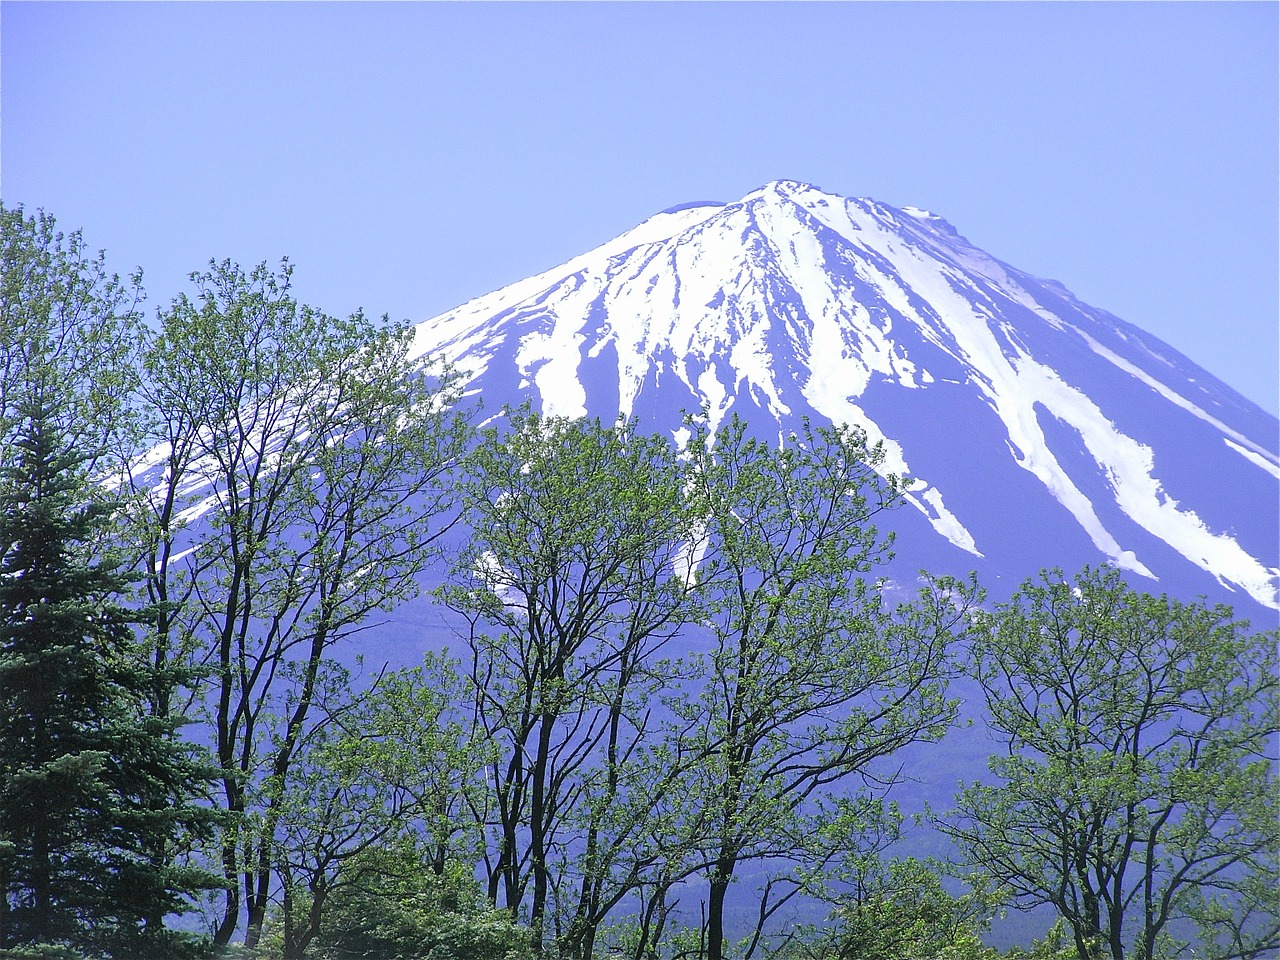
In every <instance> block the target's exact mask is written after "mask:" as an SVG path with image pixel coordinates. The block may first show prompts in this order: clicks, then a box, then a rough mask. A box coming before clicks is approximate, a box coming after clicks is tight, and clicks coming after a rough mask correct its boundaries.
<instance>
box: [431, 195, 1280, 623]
mask: <svg viewBox="0 0 1280 960" xmlns="http://www.w3.org/2000/svg"><path fill="white" fill-rule="evenodd" d="M415 349H416V350H417V351H419V352H420V353H422V354H433V355H442V356H444V357H447V358H448V359H450V360H451V361H452V362H454V363H455V364H456V365H457V366H459V367H460V368H461V369H462V370H463V371H464V372H465V374H466V376H467V377H468V378H469V390H470V391H472V392H473V393H475V394H478V395H480V396H481V397H482V398H483V403H484V406H485V409H486V410H487V411H488V412H489V413H490V414H492V413H495V412H497V411H498V410H500V409H501V408H502V406H503V405H504V404H518V403H521V402H525V401H527V402H529V403H531V404H532V405H533V407H534V409H536V410H540V411H542V412H544V413H547V414H558V415H567V416H581V415H589V416H597V417H600V418H601V419H603V420H604V421H606V422H609V421H612V420H613V419H614V418H615V417H617V416H618V415H619V414H622V415H626V416H630V417H635V418H637V419H638V420H639V421H640V422H641V424H642V425H644V426H645V427H646V428H648V429H652V430H659V431H666V432H669V433H670V434H672V435H673V436H677V437H678V436H679V433H680V429H681V422H682V413H683V412H684V411H699V410H705V411H706V413H707V415H708V416H709V418H710V421H711V424H712V426H713V427H714V426H715V425H718V424H720V423H721V422H723V421H724V419H725V418H726V417H727V416H729V415H730V413H734V412H736V413H738V414H740V415H741V416H742V417H743V418H744V419H746V420H747V421H748V422H749V423H750V424H751V425H752V428H753V429H754V430H755V431H756V432H757V433H763V434H766V435H775V434H776V436H778V437H784V436H785V435H787V434H788V433H789V432H791V431H792V430H793V429H795V428H796V427H797V426H798V424H799V422H800V419H801V418H802V417H806V416H807V417H809V418H811V419H812V420H813V421H814V422H816V423H825V422H837V423H848V424H855V425H857V426H859V427H861V428H863V429H864V430H866V431H867V433H868V435H869V437H870V438H871V439H872V440H876V441H880V442H882V443H883V444H884V447H885V450H886V453H887V456H886V461H885V469H886V470H887V471H890V472H893V473H895V474H899V475H903V476H908V477H910V478H913V479H912V482H911V485H910V488H909V493H908V496H907V502H908V504H909V506H908V507H904V508H903V509H901V510H899V511H897V513H896V515H895V516H894V517H893V520H892V522H891V525H892V526H893V527H894V528H895V529H896V531H897V534H898V543H897V551H898V554H899V559H898V560H897V561H896V562H895V567H894V569H895V571H899V572H901V573H902V574H903V575H908V574H907V571H912V570H915V569H920V568H928V569H930V570H933V571H935V572H966V571H968V570H970V569H974V570H977V571H978V572H979V575H980V576H981V577H982V579H983V581H984V583H986V584H987V585H988V586H989V587H991V588H992V591H993V593H996V594H997V595H999V594H1004V593H1007V592H1008V591H1009V590H1011V589H1012V588H1013V587H1014V586H1016V585H1017V584H1018V583H1020V582H1021V581H1022V580H1023V579H1025V578H1026V577H1027V576H1031V575H1033V574H1035V573H1036V572H1038V570H1039V569H1040V568H1042V567H1048V566H1060V567H1062V568H1063V569H1064V570H1066V571H1068V572H1073V571H1074V569H1076V568H1077V567H1079V566H1080V565H1081V564H1082V563H1085V562H1094V563H1097V562H1109V563H1112V564H1115V565H1117V566H1118V567H1120V568H1121V569H1122V570H1124V571H1125V572H1126V573H1127V574H1128V575H1129V576H1130V579H1131V580H1132V581H1133V582H1134V583H1135V585H1138V586H1140V587H1141V588H1142V589H1146V590H1150V591H1152V592H1168V593H1170V594H1172V595H1178V596H1182V597H1195V596H1200V595H1205V596H1208V597H1210V598H1211V599H1213V600H1224V601H1227V602H1231V603H1233V604H1234V605H1236V606H1237V608H1238V610H1240V612H1241V613H1242V614H1243V615H1246V616H1250V615H1254V616H1256V615H1258V614H1263V616H1262V619H1263V620H1273V619H1274V613H1273V611H1275V610H1276V609H1280V597H1278V595H1277V584H1278V582H1280V537H1278V535H1277V531H1280V455H1278V450H1280V444H1278V442H1277V440H1278V438H1280V422H1278V421H1277V420H1276V418H1274V417H1272V416H1270V415H1269V414H1268V413H1266V412H1265V411H1263V410H1262V409H1261V408H1259V407H1258V406H1257V405H1256V404H1253V403H1252V402H1250V401H1248V400H1246V399H1245V398H1243V397H1242V396H1240V395H1239V394H1238V393H1236V392H1235V391H1234V390H1232V389H1231V388H1230V387H1228V386H1227V385H1226V384H1224V383H1222V382H1221V381H1219V380H1218V379H1216V378H1215V377H1213V376H1212V375H1211V374H1209V373H1207V372H1206V371H1205V370H1203V369H1201V368H1200V367H1198V366H1196V365H1195V364H1194V363H1192V362H1191V361H1190V360H1188V359H1187V358H1186V357H1184V356H1182V355H1181V354H1180V353H1178V352H1177V351H1176V350H1174V349H1173V348H1172V347H1170V346H1168V345H1167V344H1165V343H1163V342H1161V341H1160V340H1158V339H1156V338H1155V337H1153V336H1151V335H1149V334H1147V333H1144V332H1143V331H1142V330H1139V329H1138V328H1136V327H1134V326H1133V325H1131V324H1128V323H1126V322H1124V321H1122V320H1120V319H1118V318H1117V317H1114V316H1112V315H1111V314H1109V313H1107V312H1105V311H1103V310H1099V309H1095V308H1093V307H1090V306H1088V305H1087V304H1084V303H1082V302H1080V301H1079V300H1078V299H1076V298H1075V297H1074V296H1073V295H1072V294H1071V293H1070V292H1069V291H1068V290H1066V289H1065V288H1064V287H1063V286H1062V285H1061V284H1059V283H1057V282H1055V281H1052V280H1045V279H1041V278H1038V277H1034V276H1031V275H1029V274H1027V273H1024V272H1022V271H1020V270H1017V269H1015V268H1013V267H1011V266H1009V265H1008V264H1005V263H1002V262H1000V261H999V260H997V259H995V258H994V257H992V256H990V255H988V254H986V253H984V252H983V251H982V250H979V249H978V248H976V247H974V246H973V245H972V244H971V243H969V242H968V241H967V240H966V239H965V238H964V237H963V236H961V235H960V234H959V233H958V232H957V231H956V229H955V228H954V227H952V226H951V224H949V223H948V222H947V221H945V220H943V219H942V218H940V217H938V216H935V215H934V214H931V213H929V212H927V211H925V210H920V209H916V208H914V207H903V208H895V207H891V206H887V205H885V204H883V203H879V202H876V201H874V200H866V199H854V198H845V197H840V196H835V195H832V194H829V193H825V192H823V191H822V190H820V189H817V188H815V187H813V186H809V185H806V184H803V183H798V182H794V181H787V180H783V181H776V182H773V183H769V184H767V185H765V186H763V187H761V188H760V189H758V190H755V191H753V192H751V193H749V194H748V195H747V196H745V197H743V198H742V199H741V200H739V201H737V202H735V203H728V204H713V203H701V204H692V205H687V204H686V205H683V206H679V207H673V208H671V209H670V210H667V211H664V212H663V213H659V214H658V215H656V216H654V217H652V218H650V219H648V220H646V221H645V222H643V223H641V224H640V225H639V226H637V227H635V228H634V229H632V230H630V231H628V232H627V233H624V234H622V235H621V236H619V237H617V238H616V239H614V240H611V241H609V242H608V243H605V244H604V245H602V246H600V247H598V248H596V249H595V250H592V251H590V252H588V253H585V254H583V255H582V256H579V257H577V258H575V259H573V260H570V261H569V262H568V263H565V264H563V265H561V266H559V267H556V268H553V269H551V270H548V271H546V272H544V273H541V274H539V275H537V276H535V277H530V278H528V279H526V280H522V281H519V282H517V283H514V284H511V285H510V286H507V287H504V288H502V289H501V290H498V291H496V292H494V293H491V294H489V295H487V296H483V297H480V298H478V299H475V300H472V301H470V302H468V303H466V304H463V305H462V306H460V307H458V308H457V309H455V310H452V311H449V312H447V313H444V314H442V315H440V316H437V317H435V318H433V319H430V320H427V321H425V322H423V323H421V324H419V325H418V326H417V329H416V340H415ZM1264 611H1265V613H1264Z"/></svg>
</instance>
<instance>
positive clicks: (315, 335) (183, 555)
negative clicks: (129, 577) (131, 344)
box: [135, 262, 469, 946]
mask: <svg viewBox="0 0 1280 960" xmlns="http://www.w3.org/2000/svg"><path fill="white" fill-rule="evenodd" d="M290 274H291V270H290V268H289V266H288V264H287V263H286V264H285V265H284V266H283V267H282V268H281V270H280V271H279V273H278V274H273V273H272V272H271V271H269V270H268V269H267V268H266V267H265V266H259V267H257V268H255V269H254V270H252V271H250V272H248V273H246V272H244V271H242V270H241V269H240V268H239V267H237V266H235V265H234V264H231V263H230V262H223V263H221V264H218V263H215V264H212V265H211V267H210V269H209V270H208V271H207V272H205V273H200V274H195V275H193V277H192V279H193V282H194V283H195V285H196V287H197V291H198V292H197V295H196V297H195V298H194V299H191V298H188V297H186V296H179V297H178V298H176V299H175V300H174V301H173V303H172V304H171V305H170V307H169V308H167V309H166V310H164V311H162V312H161V314H160V318H159V319H160V331H159V333H158V334H157V335H156V336H155V337H154V338H153V339H152V340H151V341H150V343H149V344H148V347H147V350H146V353H145V357H144V367H145V375H146V376H145V383H144V390H143V392H144V396H145V399H146V403H147V407H148V410H149V413H150V417H149V423H148V426H149V430H150V433H151V437H152V439H153V440H154V441H155V442H156V444H157V445H156V446H155V447H154V448H153V449H152V451H151V453H150V454H149V455H148V458H147V460H146V461H145V463H144V464H142V465H140V467H139V469H138V470H136V471H135V480H136V483H137V488H136V491H137V499H138V503H139V505H140V507H141V508H142V509H141V510H140V511H139V514H140V516H139V523H138V534H137V539H138V540H139V542H140V543H142V544H143V549H144V552H145V555H146V556H145V563H146V568H147V569H148V570H150V571H152V574H151V577H150V579H149V582H148V588H149V590H150V591H151V596H152V598H153V599H154V600H156V601H157V602H159V603H160V604H161V605H162V606H161V610H162V620H161V623H160V629H159V630H158V634H157V642H156V646H155V651H154V656H155V659H156V660H157V662H165V663H172V662H177V663H181V662H183V661H195V662H203V663H207V664H209V665H210V666H211V667H212V677H211V683H210V684H209V685H208V687H207V688H206V689H203V690H200V691H198V695H197V698H196V703H197V704H199V705H200V706H203V707H207V708H208V711H209V716H208V722H209V725H210V727H211V728H212V729H213V731H214V739H215V744H216V751H217V757H218V761H219V764H220V766H221V767H222V769H223V778H222V790H221V794H222V796H221V798H220V799H221V804H222V806H223V808H224V809H225V810H226V811H227V812H228V813H229V814H230V815H231V817H232V818H233V819H235V820H236V821H237V823H236V827H235V829H234V831H230V832H228V833H227V835H226V837H225V839H224V841H223V844H222V850H221V854H220V856H221V860H222V864H223V871H224V876H225V879H226V881H227V899H226V903H225V908H224V912H223V917H222V921H221V923H220V924H219V926H218V929H217V931H216V939H217V940H218V942H219V943H226V942H228V941H229V939H230V937H231V936H232V934H233V933H234V931H235V928H236V925H237V923H238V922H241V921H243V922H245V923H247V926H248V934H247V938H246V941H247V943H248V945H249V946H253V944H254V943H255V942H256V939H257V937H258V935H259V931H260V929H261V925H262V923H263V920H264V919H265V915H266V908H267V904H268V901H269V898H270V895H271V886H272V876H273V869H274V864H276V863H277V862H278V860H279V859H280V858H279V857H278V856H277V852H276V851H275V849H274V847H275V845H276V843H277V830H278V826H279V822H280V817H281V815H282V813H281V810H280V808H279V805H280V803H282V802H283V798H284V797H285V796H286V794H287V790H288V780H289V777H290V774H291V771H292V769H293V766H294V763H295V760H296V758H297V755H298V752H299V750H300V749H301V744H302V743H303V742H304V740H305V739H306V738H307V737H308V736H309V735H310V734H309V731H310V730H311V728H312V726H313V725H314V722H315V720H314V718H313V717H312V710H313V707H314V706H315V703H316V697H317V693H318V684H319V683H320V680H321V677H322V674H323V672H324V670H325V664H326V661H327V659H328V654H329V651H330V650H331V648H332V647H333V646H334V645H335V644H337V643H340V642H341V641H342V640H343V639H345V638H347V637H349V636H351V635H352V634H354V633H355V632H357V631H359V630H361V629H363V628H364V627H365V626H367V623H368V620H369V618H370V617H372V616H375V615H377V614H378V613H379V612H382V611H387V610H390V609H391V608H392V607H394V606H395V605H396V604H397V603H400V602H402V601H403V600H405V599H407V598H409V597H411V596H413V595H415V593H416V592H417V590H418V583H419V576H420V574H421V573H422V572H423V571H424V570H425V569H427V567H428V566H429V565H430V564H431V563H432V562H434V561H435V560H436V559H438V557H439V545H438V538H439V537H440V536H441V535H442V534H443V532H444V531H445V530H447V529H448V527H449V526H450V524H451V523H452V521H453V520H454V519H456V518H457V510H456V505H455V497H454V494H453V491H452V489H451V481H450V474H451V471H452V469H453V467H454V465H455V463H456V460H457V458H458V456H459V455H460V454H461V452H462V450H463V449H464V447H465V445H466V442H467V438H468V435H469V433H468V431H469V425H468V422H467V417H466V415H465V413H464V412H463V411H462V410H461V408H459V407H458V406H457V404H456V401H457V400H458V395H457V390H456V382H455V378H454V377H453V376H452V374H450V373H449V372H448V371H446V370H440V369H438V368H434V367H432V366H431V365H429V364H424V363H422V362H420V361H417V360H414V359H412V358H411V357H410V348H411V345H412V334H411V332H410V331H409V330H408V329H406V328H403V327H388V326H386V325H385V324H383V325H379V324H375V323H373V322H371V321H369V320H367V319H366V318H365V317H364V316H363V315H362V314H360V313H357V314H355V315H353V316H351V317H349V318H347V319H345V320H340V319H337V318H334V317H330V316H328V315H327V314H325V313H323V312H322V311H319V310H316V309H313V308H311V307H308V306H306V305H302V304H299V303H298V302H297V301H296V300H295V299H294V298H293V296H292V294H291V292H290ZM146 464H151V465H152V467H153V468H152V470H151V471H150V472H146V471H145V470H144V469H143V468H144V467H145V466H146ZM194 517H199V518H200V520H199V526H198V530H199V532H198V533H196V532H195V531H196V530H197V527H195V526H191V525H189V523H190V521H191V520H192V518H194ZM184 538H186V541H187V542H186V543H185V548H184ZM197 538H198V539H197ZM272 713H275V714H276V715H278V716H279V717H280V718H281V722H280V723H279V724H277V725H274V726H272V725H270V724H267V723H266V722H265V721H266V718H267V717H268V716H269V715H271V714H272ZM269 730H270V731H271V733H272V736H271V737H270V738H268V736H267V733H268V731H269ZM255 805H257V806H255ZM242 909H243V917H242V916H241V915H240V914H241V910H242Z"/></svg>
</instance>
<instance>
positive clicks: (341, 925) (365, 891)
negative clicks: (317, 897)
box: [317, 844, 533, 960]
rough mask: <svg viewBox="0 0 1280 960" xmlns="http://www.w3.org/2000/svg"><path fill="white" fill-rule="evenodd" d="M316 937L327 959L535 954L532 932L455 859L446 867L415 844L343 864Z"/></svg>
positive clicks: (526, 957) (512, 958)
mask: <svg viewBox="0 0 1280 960" xmlns="http://www.w3.org/2000/svg"><path fill="white" fill-rule="evenodd" d="M340 877H341V879H342V881H343V882H342V883H341V884H340V885H339V886H338V888H337V889H336V891H335V894H334V902H333V905H332V908H331V909H330V910H329V911H328V912H327V914H326V917H325V921H324V925H323V927H322V929H321V933H320V937H319V940H318V941H317V943H318V945H319V947H320V949H321V956H323V957H325V958H328V960H356V958H376V960H531V958H532V957H533V952H532V950H531V948H530V944H529V931H527V930H525V929H523V928H521V927H519V926H518V925H516V924H515V923H514V922H512V919H511V914H510V913H508V912H507V911H505V910H494V909H493V908H492V907H491V906H490V904H489V903H488V902H487V901H486V900H485V898H484V896H483V893H482V891H481V890H480V888H479V885H478V884H477V883H476V879H475V876H474V875H473V874H472V873H471V872H470V870H469V869H467V868H466V867H464V866H463V865H462V864H460V863H458V862H457V861H449V862H447V863H446V864H445V865H444V868H443V869H442V870H436V869H435V867H434V865H431V864H430V857H429V856H428V857H424V856H423V852H422V851H420V850H419V849H417V848H415V847H414V846H413V845H411V844H399V845H386V846H381V847H371V848H369V849H368V850H365V851H363V852H361V853H360V854H359V855H358V856H356V857H354V858H352V859H351V860H348V861H347V862H346V863H344V864H343V867H342V871H341V873H340Z"/></svg>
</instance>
